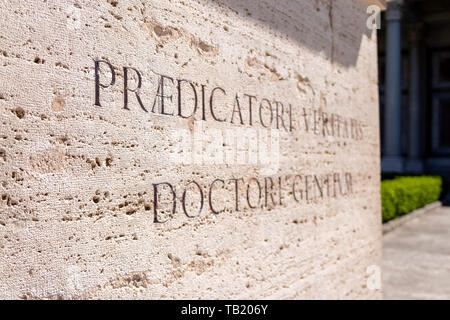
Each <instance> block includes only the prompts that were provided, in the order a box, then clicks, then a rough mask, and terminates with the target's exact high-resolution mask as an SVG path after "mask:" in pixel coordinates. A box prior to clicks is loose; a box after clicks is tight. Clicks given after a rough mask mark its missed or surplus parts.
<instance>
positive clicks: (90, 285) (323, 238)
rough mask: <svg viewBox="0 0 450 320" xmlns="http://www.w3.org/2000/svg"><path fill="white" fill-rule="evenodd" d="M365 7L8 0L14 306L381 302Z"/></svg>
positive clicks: (3, 51)
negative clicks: (18, 302) (59, 301)
mask: <svg viewBox="0 0 450 320" xmlns="http://www.w3.org/2000/svg"><path fill="white" fill-rule="evenodd" d="M366 6H367V3H365V2H364V1H357V0H315V1H288V0H278V1H268V0H262V1H253V0H252V1H250V0H239V1H238V0H229V1H225V0H221V1H209V0H198V1H194V0H184V1H175V0H172V1H171V0H169V1H156V0H155V1H151V0H146V1H136V0H129V1H123V0H102V1H87V0H76V1H72V0H62V1H61V0H58V1H56V0H46V1H45V0H44V1H20V0H13V1H9V0H0V15H1V19H0V78H1V81H0V114H1V126H0V194H1V199H0V298H3V299H9V298H12V299H16V298H24V299H56V298H63V299H74V298H79V299H111V298H119V299H121V298H133V299H134V298H138V299H140V298H152V299H159V298H169V299H171V298H194V299H196V298H205V299H206V298H213V299H215V298H235V299H247V298H249V299H258V298H274V299H281V298H283V299H300V298H306V299H314V298H337V299H352V298H363V299H364V298H380V296H381V292H380V290H377V289H376V288H375V289H374V288H372V287H370V286H369V287H370V288H368V285H367V281H368V279H369V277H370V276H371V274H370V273H368V272H367V270H368V268H369V267H371V266H378V265H379V264H380V250H381V219H380V196H379V188H380V186H379V180H380V176H379V171H380V163H379V139H378V132H379V123H378V88H377V50H376V32H375V31H372V30H368V29H367V27H366V20H367V17H368V15H367V13H366ZM113 76H114V81H113ZM194 110H195V113H194ZM180 146H182V148H180ZM174 204H175V206H174ZM174 207H175V208H174Z"/></svg>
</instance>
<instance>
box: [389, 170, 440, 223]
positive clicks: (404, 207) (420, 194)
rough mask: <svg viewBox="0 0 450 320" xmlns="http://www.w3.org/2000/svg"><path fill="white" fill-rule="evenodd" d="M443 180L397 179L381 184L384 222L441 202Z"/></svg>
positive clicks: (423, 178) (424, 178) (422, 178)
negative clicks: (438, 201) (435, 202)
mask: <svg viewBox="0 0 450 320" xmlns="http://www.w3.org/2000/svg"><path fill="white" fill-rule="evenodd" d="M441 191H442V178H441V177H433V176H421V177H397V178H395V179H392V180H385V181H382V182H381V204H382V208H383V222H386V221H389V220H392V219H394V218H397V217H399V216H402V215H405V214H407V213H410V212H411V211H413V210H416V209H419V208H422V207H423V206H425V205H427V204H429V203H432V202H434V201H437V200H439V196H440V195H441Z"/></svg>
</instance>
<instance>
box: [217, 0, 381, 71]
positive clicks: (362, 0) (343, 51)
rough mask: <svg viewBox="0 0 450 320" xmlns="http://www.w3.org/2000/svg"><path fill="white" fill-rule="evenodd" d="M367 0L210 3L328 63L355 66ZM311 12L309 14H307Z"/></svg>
mask: <svg viewBox="0 0 450 320" xmlns="http://www.w3.org/2000/svg"><path fill="white" fill-rule="evenodd" d="M370 2H371V1H368V0H276V1H273V0H258V1H255V0H211V3H212V4H215V5H218V6H219V7H222V8H229V9H230V10H232V11H234V12H236V13H237V14H239V15H240V16H243V17H246V18H247V19H252V20H254V21H255V22H256V23H258V24H264V25H266V26H267V27H269V28H270V29H272V30H274V31H276V32H277V33H279V34H280V35H281V36H285V37H288V38H289V39H291V40H294V41H296V42H297V43H299V44H300V45H302V46H306V47H308V48H310V49H311V50H313V51H316V52H322V53H323V54H324V55H325V56H326V57H327V58H328V59H329V60H330V61H331V62H332V63H339V64H340V65H342V66H344V67H350V66H355V65H356V61H357V58H358V54H359V49H360V45H361V41H362V37H363V35H365V36H366V37H369V38H371V37H372V34H373V32H372V30H370V29H368V28H367V19H368V17H369V14H367V13H366V11H367V6H368V5H369V4H370ZM311 13H313V14H311Z"/></svg>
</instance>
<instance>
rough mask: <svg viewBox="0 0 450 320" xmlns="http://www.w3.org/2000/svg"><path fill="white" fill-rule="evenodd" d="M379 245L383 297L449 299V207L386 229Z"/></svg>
mask: <svg viewBox="0 0 450 320" xmlns="http://www.w3.org/2000/svg"><path fill="white" fill-rule="evenodd" d="M383 246H384V248H383V291H384V298H385V299H450V207H443V208H439V209H436V210H434V211H432V212H429V213H425V214H424V215H423V216H420V217H418V218H417V219H414V220H412V221H410V222H407V223H406V224H404V225H402V226H400V227H398V228H397V229H395V230H393V231H391V232H389V233H387V234H386V235H385V236H384V240H383Z"/></svg>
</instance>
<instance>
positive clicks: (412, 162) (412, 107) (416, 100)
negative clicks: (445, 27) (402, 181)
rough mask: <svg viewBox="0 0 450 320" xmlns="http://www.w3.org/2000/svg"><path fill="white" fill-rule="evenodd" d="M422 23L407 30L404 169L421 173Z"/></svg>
mask: <svg viewBox="0 0 450 320" xmlns="http://www.w3.org/2000/svg"><path fill="white" fill-rule="evenodd" d="M422 28H423V25H422V24H419V23H418V24H414V25H412V26H411V27H410V30H409V41H410V51H409V62H410V65H409V69H410V82H409V119H408V122H409V128H408V158H407V160H406V164H405V170H406V171H408V172H412V173H421V172H422V170H423V163H422V159H421V156H422V143H421V138H422V135H421V132H422V127H421V120H422V116H421V114H422V108H421V105H422V103H421V102H422V95H421V90H420V88H421V82H420V81H421V65H420V40H421V38H422Z"/></svg>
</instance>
